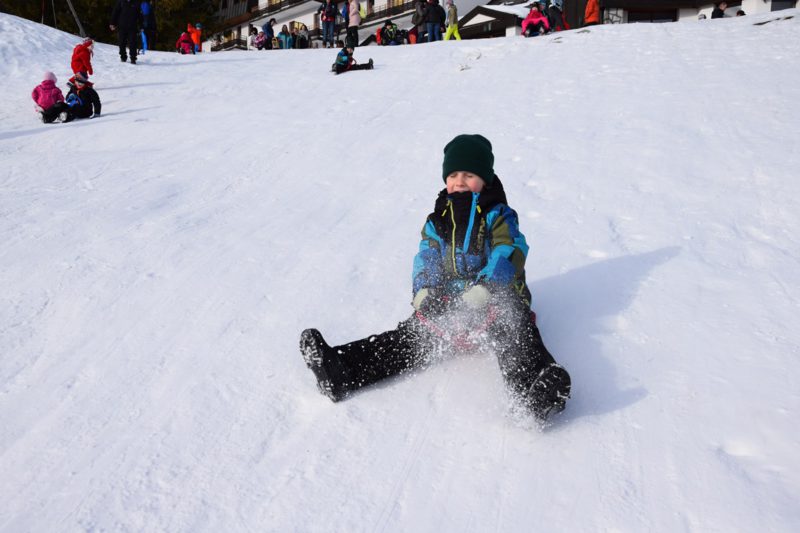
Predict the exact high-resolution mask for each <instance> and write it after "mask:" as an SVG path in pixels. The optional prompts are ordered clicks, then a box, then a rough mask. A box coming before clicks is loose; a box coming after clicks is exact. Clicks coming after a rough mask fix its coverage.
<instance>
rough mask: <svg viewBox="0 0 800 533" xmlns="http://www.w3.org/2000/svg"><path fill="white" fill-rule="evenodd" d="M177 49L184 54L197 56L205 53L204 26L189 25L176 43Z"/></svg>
mask: <svg viewBox="0 0 800 533" xmlns="http://www.w3.org/2000/svg"><path fill="white" fill-rule="evenodd" d="M175 49H176V50H177V51H178V53H180V54H181V55H183V54H197V53H199V52H202V51H203V25H202V24H200V23H199V22H198V23H197V24H192V23H189V24H187V25H186V31H185V32H183V33H181V36H180V37H178V40H177V41H176V42H175Z"/></svg>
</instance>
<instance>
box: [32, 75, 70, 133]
mask: <svg viewBox="0 0 800 533" xmlns="http://www.w3.org/2000/svg"><path fill="white" fill-rule="evenodd" d="M56 81H57V80H56V75H55V74H53V73H52V72H45V73H44V81H42V83H40V84H39V85H37V86H36V87H35V88H34V89H33V92H32V93H31V98H33V101H34V102H36V111H37V112H38V113H39V117H40V118H41V119H42V122H44V123H45V124H50V123H51V122H55V121H56V120H58V121H59V122H69V121H70V120H72V115H71V114H70V112H69V107H68V106H67V104H65V103H64V93H62V92H61V89H59V88H58V87H56Z"/></svg>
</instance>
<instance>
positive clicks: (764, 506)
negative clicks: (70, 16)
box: [0, 10, 800, 532]
mask: <svg viewBox="0 0 800 533" xmlns="http://www.w3.org/2000/svg"><path fill="white" fill-rule="evenodd" d="M787 15H794V18H792V19H788V20H775V21H773V22H770V23H768V24H764V25H760V26H756V25H754V23H755V22H758V21H766V20H772V19H775V18H778V17H783V16H787ZM0 35H2V36H3V38H2V39H0V76H2V78H3V80H4V82H3V83H4V86H5V87H6V91H5V94H4V98H3V101H2V103H0V124H2V126H1V127H0V159H2V167H0V168H2V170H0V242H1V243H2V246H0V289H1V290H0V501H2V502H3V504H2V506H0V531H3V532H6V531H7V532H20V531H209V532H211V531H213V532H217V531H276V532H286V531H298V532H316V531H320V532H321V531H325V532H327V531H342V532H349V531H392V532H400V531H415V532H434V531H436V532H439V531H448V532H483V531H631V532H640V531H670V532H671V531H777V532H783V531H786V532H789V531H797V530H798V529H800V507H798V505H797V501H798V495H800V466H798V460H797V450H798V446H800V432H799V431H798V429H797V428H798V423H799V422H800V417H799V416H798V415H800V394H799V393H798V388H797V385H796V376H797V375H798V374H799V373H800V357H798V355H800V354H799V353H798V345H800V334H798V332H797V330H798V328H797V326H798V319H797V317H798V312H799V311H800V268H798V263H800V261H799V259H800V246H798V235H800V215H798V213H800V206H798V198H800V185H799V184H798V180H797V178H796V172H797V168H798V166H799V165H798V164H799V163H800V160H799V159H800V158H798V155H797V149H796V146H795V144H796V138H797V124H798V123H800V112H799V111H798V101H800V53H798V52H800V12H798V11H797V10H792V11H784V12H781V13H773V14H769V15H759V16H755V17H744V18H740V19H726V20H719V21H716V20H715V21H706V22H705V23H695V22H692V23H688V22H687V23H677V24H662V25H626V26H613V27H612V26H604V27H597V28H592V29H591V31H590V32H588V33H586V32H581V31H571V32H566V33H563V34H561V35H558V36H550V37H541V38H535V39H524V38H521V37H520V38H508V39H492V40H483V41H469V42H468V41H462V42H447V43H435V44H432V45H420V46H407V47H392V48H373V47H371V48H368V49H359V50H357V51H356V57H357V58H359V59H361V60H366V59H367V57H368V56H367V54H370V55H372V57H373V58H374V59H375V63H376V69H375V70H374V71H373V72H355V73H348V74H345V75H342V76H333V75H331V74H330V73H329V72H328V69H329V66H330V64H331V62H332V61H333V58H334V55H335V54H334V53H333V52H331V51H323V50H298V51H284V52H279V51H276V52H270V53H256V52H250V53H247V52H231V53H220V54H213V55H209V54H203V55H198V56H196V57H182V56H178V55H176V54H166V53H150V54H147V55H146V56H144V57H143V58H141V64H139V65H136V66H132V65H130V64H121V63H120V62H119V60H118V58H117V55H116V51H115V49H114V48H113V47H111V46H105V45H98V46H97V50H96V55H95V58H94V65H95V72H96V75H95V79H96V84H97V85H96V87H97V90H98V92H99V94H100V97H101V98H102V100H103V116H102V117H100V118H98V119H92V120H85V121H80V122H75V123H71V124H66V125H43V124H41V123H38V122H37V121H36V117H35V115H34V113H33V110H32V102H31V100H30V97H29V94H30V91H31V89H32V88H33V87H34V86H35V85H36V84H37V83H38V82H39V81H40V79H41V74H42V72H43V71H44V70H54V71H55V72H56V74H57V75H58V77H59V83H60V85H61V86H62V87H63V84H64V82H65V81H66V79H67V77H68V76H69V74H70V73H69V72H68V66H69V58H70V54H71V49H72V46H73V45H74V44H75V43H76V42H77V41H78V39H77V38H76V37H74V36H69V35H66V34H63V33H60V32H57V31H55V30H52V29H48V28H45V27H42V26H39V25H37V24H34V23H31V22H27V21H23V20H20V19H17V18H15V17H11V16H8V15H5V14H2V15H0ZM462 132H480V133H483V134H484V135H486V136H487V137H488V138H489V139H491V140H492V142H493V144H494V147H495V154H496V164H495V168H496V170H497V172H498V174H499V175H500V176H501V178H502V179H503V182H504V184H505V187H506V190H507V192H508V195H509V198H510V201H511V204H512V206H513V207H515V208H516V210H517V211H518V212H519V214H520V219H521V226H522V230H523V232H524V233H525V234H526V236H527V238H528V242H529V244H530V245H531V252H530V255H529V259H528V268H527V272H528V280H529V284H530V286H531V289H532V291H533V293H534V300H535V301H534V308H535V309H536V311H537V313H538V316H539V325H540V328H541V330H542V332H543V335H544V339H545V341H546V343H547V345H548V347H549V348H550V350H551V351H552V352H553V353H554V354H555V355H556V358H557V359H558V360H559V361H560V362H562V363H563V364H564V365H565V366H566V367H567V368H568V369H569V371H570V373H571V374H572V377H573V392H574V394H573V399H572V400H571V401H570V403H569V404H568V408H567V410H566V411H565V413H564V414H563V416H562V417H561V418H560V420H558V422H557V423H556V424H555V425H554V426H553V427H551V428H550V429H549V430H547V431H545V432H537V431H536V430H533V429H531V428H529V427H528V426H527V425H526V424H524V423H521V422H520V421H518V420H516V419H514V418H513V417H510V416H508V402H507V399H506V397H505V395H504V393H503V389H502V384H501V381H500V376H499V373H498V370H497V365H496V362H495V361H493V360H492V358H491V356H488V355H474V356H465V357H462V358H457V359H452V360H448V361H445V362H443V363H441V364H439V365H436V366H434V367H433V368H431V369H429V370H427V371H425V372H420V373H418V374H417V375H415V376H412V377H408V378H405V379H398V380H395V381H391V382H389V383H386V384H383V385H381V386H378V387H374V388H372V389H370V390H366V391H364V392H363V393H361V394H358V395H357V396H355V397H353V398H352V399H350V400H348V401H346V402H343V403H340V404H335V405H334V404H332V403H330V402H329V401H328V400H327V399H326V398H324V397H323V396H321V395H319V394H318V393H317V392H316V390H315V387H314V380H313V376H312V375H311V373H310V372H309V371H308V370H307V369H306V368H305V366H304V364H303V362H302V359H301V358H300V356H299V353H298V349H297V341H298V335H299V332H300V331H301V330H302V329H304V328H306V327H311V326H315V327H318V328H320V329H321V331H322V332H323V333H324V334H325V335H326V337H327V338H328V339H329V340H330V341H332V342H333V343H342V342H346V341H349V340H354V339H356V338H359V337H361V336H364V335H367V334H369V333H375V332H379V331H383V330H385V329H388V328H391V327H394V325H395V324H396V323H397V321H399V320H400V319H402V318H404V317H405V316H407V315H408V314H409V313H410V306H409V301H410V299H411V295H410V285H411V280H410V274H409V273H410V269H411V259H412V256H413V254H414V253H415V251H416V247H417V239H418V234H419V233H418V232H419V229H420V227H421V225H422V222H423V221H424V217H425V216H426V214H427V213H428V212H429V211H430V209H431V207H432V204H433V199H434V198H435V195H436V192H437V191H438V190H439V188H441V186H442V183H441V178H440V177H439V173H440V168H441V166H440V165H441V149H442V147H443V146H444V144H445V143H446V142H447V141H448V140H450V138H452V137H453V136H454V135H455V134H458V133H462Z"/></svg>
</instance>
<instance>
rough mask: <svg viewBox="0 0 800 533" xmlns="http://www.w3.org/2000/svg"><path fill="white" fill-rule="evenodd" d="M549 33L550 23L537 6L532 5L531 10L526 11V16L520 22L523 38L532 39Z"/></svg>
mask: <svg viewBox="0 0 800 533" xmlns="http://www.w3.org/2000/svg"><path fill="white" fill-rule="evenodd" d="M548 31H550V21H548V20H547V17H545V16H544V14H543V13H542V11H541V10H540V9H539V4H538V3H536V4H533V5H532V6H531V10H530V11H528V16H527V17H525V20H523V21H522V35H524V36H525V37H533V36H536V35H544V34H545V33H547V32H548Z"/></svg>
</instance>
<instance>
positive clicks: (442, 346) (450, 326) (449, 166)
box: [300, 135, 571, 421]
mask: <svg viewBox="0 0 800 533" xmlns="http://www.w3.org/2000/svg"><path fill="white" fill-rule="evenodd" d="M442 179H443V180H444V183H445V188H444V189H443V190H441V191H440V192H439V195H438V197H437V199H436V203H435V205H434V210H433V212H432V213H431V214H430V215H428V218H427V220H426V221H425V225H424V227H423V229H422V241H421V242H420V245H419V252H418V253H417V255H416V257H415V258H414V268H413V274H412V281H413V291H414V297H413V302H412V304H413V306H414V310H415V312H414V314H413V315H412V316H411V317H410V318H408V319H406V320H404V321H403V322H400V324H399V325H398V327H397V328H396V329H394V330H391V331H387V332H385V333H381V334H379V335H371V336H369V337H367V338H365V339H363V340H359V341H355V342H351V343H349V344H343V345H341V346H336V347H333V348H332V347H330V346H329V345H328V344H327V343H326V342H325V340H324V339H323V337H322V334H321V333H320V332H319V331H318V330H316V329H307V330H305V331H303V333H302V334H301V336H300V351H301V353H302V355H303V359H304V360H305V362H306V365H307V366H308V367H309V368H310V369H311V370H312V371H313V372H314V375H315V376H316V378H317V386H318V388H319V390H320V391H321V392H322V393H323V394H325V395H326V396H328V397H329V398H330V399H331V400H333V401H334V402H336V401H338V400H340V399H343V398H345V397H346V396H348V395H349V394H350V393H351V392H352V391H355V390H357V389H360V388H361V387H364V386H367V385H370V384H372V383H376V382H378V381H380V380H383V379H385V378H388V377H390V376H395V375H398V374H403V373H406V372H409V371H411V370H412V369H414V368H419V367H422V366H425V365H426V364H428V363H429V362H430V361H431V356H432V355H433V354H436V353H440V352H441V351H442V350H444V351H445V352H448V351H453V350H454V349H455V350H458V349H459V348H461V349H474V348H479V347H481V346H491V347H492V348H493V349H494V351H495V353H496V355H497V359H498V362H499V364H500V370H501V373H502V376H503V378H504V381H505V383H506V385H507V387H508V388H509V390H510V392H511V394H512V397H513V398H514V399H515V400H516V401H517V402H518V404H519V405H521V407H522V408H523V409H525V411H526V412H530V413H532V414H534V415H535V416H536V417H537V418H538V419H539V420H541V421H544V420H546V419H547V417H548V415H549V414H550V413H555V412H558V411H561V410H562V409H563V408H564V405H565V403H566V400H567V398H569V393H570V386H571V383H570V377H569V374H568V373H567V371H566V370H565V369H564V368H563V367H562V366H560V365H559V364H557V363H556V361H555V360H554V359H553V356H552V355H551V354H550V352H548V351H547V348H545V346H544V342H543V341H542V337H541V335H540V333H539V329H538V328H537V327H536V320H535V319H536V317H535V314H534V313H533V312H532V311H531V308H530V304H531V293H530V291H529V290H528V286H527V284H526V282H525V257H526V255H527V253H528V245H527V243H526V241H525V236H524V235H523V234H522V233H521V232H520V230H519V223H518V218H517V213H516V212H515V211H514V210H513V209H511V208H510V207H509V206H508V202H507V200H506V195H505V191H504V190H503V184H502V183H500V178H498V177H497V175H496V174H495V172H494V154H493V153H492V145H491V143H490V142H489V140H488V139H486V138H485V137H483V136H481V135H459V136H457V137H455V138H454V139H453V140H452V141H450V142H449V143H448V144H447V145H446V146H445V148H444V162H443V164H442Z"/></svg>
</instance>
